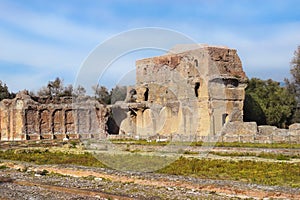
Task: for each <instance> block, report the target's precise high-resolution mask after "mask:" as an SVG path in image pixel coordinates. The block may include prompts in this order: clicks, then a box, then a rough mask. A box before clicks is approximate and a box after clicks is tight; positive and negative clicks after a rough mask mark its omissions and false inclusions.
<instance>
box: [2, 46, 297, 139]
mask: <svg viewBox="0 0 300 200" xmlns="http://www.w3.org/2000/svg"><path fill="white" fill-rule="evenodd" d="M246 80H247V77H246V75H245V72H244V71H243V68H242V63H241V61H240V58H239V56H238V55H237V52H236V50H235V49H230V48H227V47H219V46H208V45H196V44H194V45H177V46H175V47H174V48H172V49H171V50H170V51H169V52H168V53H167V54H165V55H162V56H159V57H153V58H146V59H142V60H138V61H136V86H134V87H128V95H127V97H126V100H125V101H123V102H117V103H116V104H114V105H109V106H106V105H103V104H100V103H99V102H98V101H97V100H95V99H93V98H88V97H84V98H76V99H72V98H55V97H54V98H42V97H31V96H29V95H28V93H26V92H20V93H19V94H18V95H17V96H16V98H15V99H12V100H8V99H6V100H3V101H1V103H0V131H1V132H0V140H1V141H15V140H41V139H67V138H70V139H72V138H95V139H101V138H106V137H107V136H108V135H117V136H118V137H129V138H136V139H141V138H144V139H149V138H157V137H159V138H163V139H172V140H173V139H175V140H176V139H179V140H189V141H191V140H203V138H207V137H208V138H213V139H214V140H222V141H228V142H233V141H239V142H285V141H289V142H291V141H292V142H300V136H299V132H300V125H299V124H294V125H291V126H290V130H287V129H278V128H276V127H270V126H259V127H258V126H257V125H256V123H255V122H247V123H246V122H243V102H244V97H245V87H246Z"/></svg>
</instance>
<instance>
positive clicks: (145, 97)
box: [144, 88, 149, 101]
mask: <svg viewBox="0 0 300 200" xmlns="http://www.w3.org/2000/svg"><path fill="white" fill-rule="evenodd" d="M148 97H149V89H148V88H146V91H145V93H144V100H145V101H148Z"/></svg>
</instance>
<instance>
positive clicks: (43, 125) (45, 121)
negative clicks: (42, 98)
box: [40, 109, 51, 134]
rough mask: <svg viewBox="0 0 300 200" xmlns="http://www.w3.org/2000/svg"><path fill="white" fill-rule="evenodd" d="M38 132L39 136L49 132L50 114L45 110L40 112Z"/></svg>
mask: <svg viewBox="0 0 300 200" xmlns="http://www.w3.org/2000/svg"><path fill="white" fill-rule="evenodd" d="M40 131H41V134H47V133H50V132H51V126H50V112H49V110H47V109H44V110H41V111H40Z"/></svg>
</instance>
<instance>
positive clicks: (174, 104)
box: [120, 45, 246, 139]
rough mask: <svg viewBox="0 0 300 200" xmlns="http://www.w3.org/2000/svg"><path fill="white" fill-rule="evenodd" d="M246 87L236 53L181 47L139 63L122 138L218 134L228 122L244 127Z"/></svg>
mask: <svg viewBox="0 0 300 200" xmlns="http://www.w3.org/2000/svg"><path fill="white" fill-rule="evenodd" d="M245 82H246V75H245V73H244V71H243V68H242V63H241V61H240V58H239V56H238V55H237V52H236V50H234V49H229V48H226V47H215V46H206V45H178V46H175V47H174V48H173V49H171V50H170V51H169V52H168V53H167V54H166V55H163V56H159V57H153V58H147V59H143V60H138V61H136V87H135V89H131V91H129V94H130V95H131V97H130V98H127V101H128V102H131V103H130V104H129V113H128V115H127V116H128V117H127V119H125V120H124V121H123V122H122V124H121V127H120V134H133V135H136V136H138V137H139V138H147V137H149V136H151V135H155V134H159V135H164V136H166V137H177V136H178V137H182V136H184V137H187V138H188V139H192V138H195V137H198V136H205V135H216V134H219V133H220V132H221V130H222V128H223V126H224V124H225V123H226V122H229V121H242V119H243V101H244V96H245V87H246V84H245Z"/></svg>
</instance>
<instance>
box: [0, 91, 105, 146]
mask: <svg viewBox="0 0 300 200" xmlns="http://www.w3.org/2000/svg"><path fill="white" fill-rule="evenodd" d="M107 113H108V112H107V109H106V108H105V106H103V105H102V104H100V103H99V102H98V101H95V100H92V99H87V98H84V99H81V100H79V99H78V101H76V102H74V101H73V100H72V98H54V99H51V98H34V97H31V96H29V95H28V93H27V92H20V93H18V94H17V96H16V98H14V99H5V100H3V101H1V103H0V130H1V132H0V140H2V141H20V140H41V139H64V138H70V139H74V138H100V137H101V136H103V135H105V133H106V128H105V127H106V121H107V120H106V119H107Z"/></svg>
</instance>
